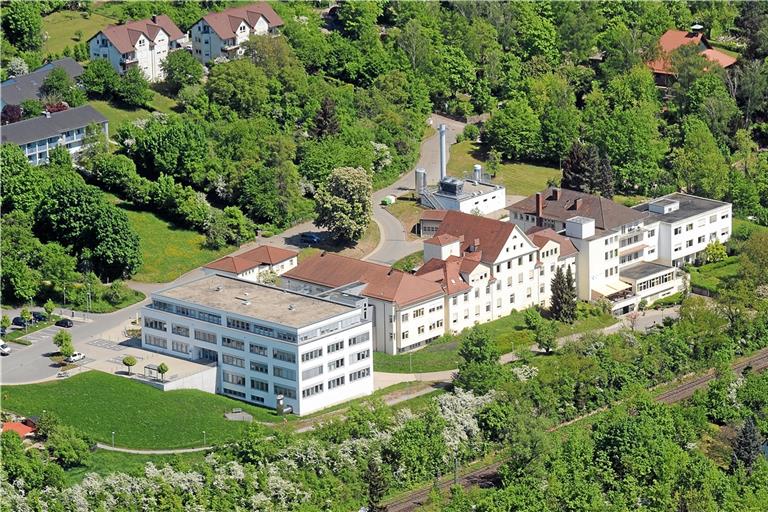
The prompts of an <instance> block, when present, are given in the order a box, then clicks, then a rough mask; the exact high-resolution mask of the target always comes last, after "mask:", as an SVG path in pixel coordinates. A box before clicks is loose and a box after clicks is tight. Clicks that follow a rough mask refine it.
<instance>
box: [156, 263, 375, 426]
mask: <svg viewBox="0 0 768 512" xmlns="http://www.w3.org/2000/svg"><path fill="white" fill-rule="evenodd" d="M366 309H367V306H366V304H365V301H364V300H363V301H360V300H358V299H355V300H354V301H349V300H347V301H344V302H342V301H337V300H329V299H324V298H317V297H309V296H306V295H303V294H299V293H295V292H290V291H287V290H282V289H277V288H274V287H271V286H265V285H261V284H256V283H249V282H246V281H243V280H239V279H233V278H228V277H224V276H218V275H212V276H207V277H204V278H201V279H199V280H197V281H193V282H191V283H186V284H182V285H179V286H176V287H173V288H169V289H166V290H163V291H160V292H156V293H153V294H152V303H151V304H150V305H148V306H146V307H144V308H143V309H142V326H143V327H142V346H143V347H144V348H146V349H149V350H153V351H157V352H161V353H165V354H168V355H171V356H174V357H178V358H183V359H188V360H194V361H212V362H216V363H217V366H218V379H217V386H216V390H217V393H220V394H224V395H227V396H230V397H232V398H236V399H239V400H244V401H247V402H251V403H254V404H258V405H263V406H266V407H270V408H276V407H277V406H278V398H280V397H282V399H283V401H284V402H283V403H284V405H286V406H289V407H290V408H291V409H292V412H294V413H295V414H298V415H305V414H309V413H312V412H315V411H318V410H321V409H323V408H325V407H328V406H330V405H334V404H338V403H341V402H344V401H347V400H350V399H353V398H357V397H361V396H366V395H369V394H370V393H372V392H373V364H372V360H373V359H372V354H371V353H372V350H373V346H372V327H371V326H372V324H371V321H370V320H369V319H368V318H367V317H366Z"/></svg>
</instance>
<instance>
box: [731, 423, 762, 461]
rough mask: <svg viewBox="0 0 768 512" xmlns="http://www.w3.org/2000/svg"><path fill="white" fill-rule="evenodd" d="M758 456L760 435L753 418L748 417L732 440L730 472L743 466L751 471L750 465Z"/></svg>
mask: <svg viewBox="0 0 768 512" xmlns="http://www.w3.org/2000/svg"><path fill="white" fill-rule="evenodd" d="M759 455H760V433H759V432H758V431H757V426H756V425H755V420H754V418H752V416H750V417H749V418H747V419H746V421H745V422H744V425H743V426H742V427H741V429H740V430H739V434H738V435H737V436H736V439H735V440H734V444H733V459H732V461H731V470H734V469H736V468H737V467H738V466H740V465H743V466H744V468H745V469H746V470H747V471H751V470H752V465H753V464H754V463H755V460H757V457H758V456H759Z"/></svg>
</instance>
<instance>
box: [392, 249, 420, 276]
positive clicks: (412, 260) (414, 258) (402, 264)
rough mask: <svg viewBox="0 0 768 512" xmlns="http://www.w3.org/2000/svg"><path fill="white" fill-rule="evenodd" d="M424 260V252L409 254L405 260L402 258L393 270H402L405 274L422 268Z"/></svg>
mask: <svg viewBox="0 0 768 512" xmlns="http://www.w3.org/2000/svg"><path fill="white" fill-rule="evenodd" d="M423 260H424V251H416V252H414V253H413V254H409V255H408V256H405V257H404V258H400V259H399V260H397V261H396V262H395V263H394V264H393V265H392V268H396V269H397V270H402V271H403V272H410V271H411V270H413V269H414V268H416V267H418V266H421V263H422V262H423Z"/></svg>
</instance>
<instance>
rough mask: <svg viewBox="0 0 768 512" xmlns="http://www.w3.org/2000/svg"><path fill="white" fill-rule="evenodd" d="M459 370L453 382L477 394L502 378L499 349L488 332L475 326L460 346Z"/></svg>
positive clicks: (492, 386) (490, 388)
mask: <svg viewBox="0 0 768 512" xmlns="http://www.w3.org/2000/svg"><path fill="white" fill-rule="evenodd" d="M459 356H460V357H461V362H460V363H459V372H458V374H456V377H455V379H454V380H453V384H454V385H455V386H457V387H459V388H462V389H465V390H467V391H473V392H474V393H476V394H485V393H487V392H488V391H490V390H492V389H494V388H495V387H496V385H497V384H498V383H499V381H500V379H501V375H502V374H501V364H500V363H499V356H500V354H499V350H498V348H496V345H495V343H494V342H493V340H491V337H490V336H489V335H488V332H487V331H486V330H485V329H483V328H481V327H475V328H473V329H472V330H471V331H470V332H469V333H468V334H467V335H466V336H464V339H462V341H461V345H460V346H459Z"/></svg>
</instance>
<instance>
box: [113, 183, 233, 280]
mask: <svg viewBox="0 0 768 512" xmlns="http://www.w3.org/2000/svg"><path fill="white" fill-rule="evenodd" d="M107 195H108V196H109V197H110V199H111V200H112V201H113V202H115V203H116V204H117V206H119V207H120V208H122V209H123V210H125V213H127V214H128V220H129V222H130V223H131V226H132V227H133V229H135V230H136V232H137V233H138V234H139V238H140V239H141V254H142V257H143V259H144V263H143V264H142V265H141V268H139V271H138V272H137V273H136V275H135V276H133V279H134V280H136V281H140V282H145V283H167V282H169V281H173V280H174V279H176V278H177V277H179V276H181V275H182V274H185V273H186V272H189V271H190V270H192V269H195V268H197V267H199V266H201V265H205V264H206V263H209V262H211V261H213V260H215V259H216V258H220V257H221V256H224V255H225V254H228V253H230V252H232V251H234V250H235V249H236V247H234V246H228V247H224V248H223V249H219V250H213V249H208V248H206V247H205V246H204V244H205V236H203V235H201V234H200V233H197V232H195V231H190V230H188V229H183V228H179V227H177V226H175V225H174V224H173V223H171V222H168V221H166V220H163V219H161V218H159V217H158V216H157V215H155V214H154V213H152V212H145V211H140V210H136V209H134V208H133V206H132V205H131V203H127V202H125V201H121V200H120V199H118V198H117V197H115V196H113V195H111V194H107Z"/></svg>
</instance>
